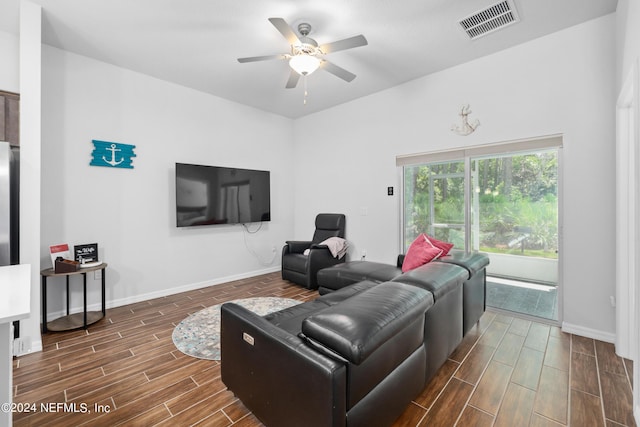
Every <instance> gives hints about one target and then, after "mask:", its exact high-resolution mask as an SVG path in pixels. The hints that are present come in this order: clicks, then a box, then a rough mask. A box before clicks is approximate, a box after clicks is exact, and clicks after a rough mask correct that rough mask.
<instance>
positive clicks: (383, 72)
mask: <svg viewBox="0 0 640 427" xmlns="http://www.w3.org/2000/svg"><path fill="white" fill-rule="evenodd" d="M31 1H33V2H34V3H37V4H40V5H42V7H43V41H44V43H46V44H48V45H51V46H55V47H59V48H61V49H65V50H67V51H70V52H75V53H78V54H81V55H84V56H88V57H91V58H95V59H98V60H101V61H104V62H107V63H111V64H115V65H117V66H120V67H124V68H128V69H131V70H134V71H138V72H141V73H144V74H148V75H151V76H155V77H157V78H160V79H163V80H167V81H171V82H175V83H178V84H180V85H184V86H187V87H190V88H193V89H197V90H200V91H203V92H208V93H211V94H214V95H216V96H219V97H222V98H226V99H229V100H232V101H236V102H239V103H242V104H246V105H250V106H253V107H256V108H259V109H262V110H265V111H270V112H273V113H275V114H279V115H283V116H286V117H291V118H297V117H301V116H304V115H307V114H310V113H314V112H317V111H320V110H323V109H326V108H329V107H332V106H335V105H338V104H341V103H344V102H347V101H350V100H353V99H356V98H360V97H363V96H366V95H369V94H371V93H375V92H378V91H381V90H384V89H387V88H389V87H392V86H395V85H398V84H400V83H403V82H406V81H409V80H412V79H415V78H418V77H421V76H425V75H427V74H430V73H433V72H436V71H439V70H443V69H446V68H448V67H451V66H454V65H457V64H461V63H464V62H467V61H470V60H472V59H474V58H478V57H481V56H485V55H488V54H491V53H493V52H497V51H499V50H502V49H505V48H508V47H511V46H514V45H517V44H520V43H523V42H526V41H528V40H531V39H534V38H537V37H541V36H543V35H545V34H549V33H552V32H555V31H558V30H561V29H563V28H567V27H570V26H573V25H576V24H579V23H582V22H585V21H588V20H591V19H594V18H597V17H599V16H602V15H606V14H609V13H612V12H615V9H616V5H617V0H514V4H515V8H516V10H517V12H518V15H519V17H520V22H519V23H517V24H515V25H512V26H510V27H507V28H504V29H502V30H499V31H497V32H494V33H492V34H489V35H487V36H484V37H482V38H480V39H477V40H473V41H472V40H469V39H468V37H467V36H466V34H465V33H464V32H463V31H462V29H461V27H460V26H459V24H458V21H459V20H460V19H462V18H465V17H467V16H468V15H470V14H472V13H474V12H477V11H479V10H481V9H484V8H486V7H487V6H491V5H493V4H495V3H497V2H498V0H401V1H391V0H350V1H344V0H324V1H322V2H320V1H310V0H253V1H251V0H227V1H214V0H31ZM19 4H20V0H2V4H0V30H2V31H7V32H11V33H15V34H18V28H19ZM270 17H281V18H284V19H285V20H286V21H287V22H288V23H289V24H290V25H291V26H292V27H294V28H296V27H297V24H298V23H300V22H308V23H310V24H311V25H312V27H313V29H312V33H311V34H310V37H313V38H314V39H315V40H316V41H317V42H318V43H319V44H324V43H328V42H332V41H336V40H340V39H344V38H347V37H351V36H354V35H358V34H363V35H364V36H365V37H366V38H367V40H368V42H369V44H368V45H367V46H363V47H358V48H354V49H350V50H345V51H340V52H335V53H332V54H329V55H327V59H328V60H330V61H331V62H333V63H334V64H336V65H339V66H340V67H343V68H345V69H347V70H349V71H351V72H352V73H354V74H356V75H357V77H356V79H355V80H353V81H352V82H351V83H347V82H345V81H343V80H340V79H339V78H337V77H335V76H333V75H331V74H329V73H327V72H325V71H323V70H318V71H316V72H315V73H313V74H312V75H310V76H309V77H308V79H307V88H308V92H309V94H308V101H307V105H303V84H302V80H301V81H300V83H299V84H298V87H297V88H295V89H285V87H284V86H285V84H286V82H287V78H288V76H289V68H288V64H287V63H286V61H279V60H273V61H264V62H252V63H245V64H240V63H238V62H237V60H236V59H237V58H238V57H249V56H261V55H271V54H278V53H286V52H288V51H289V45H288V43H287V41H286V40H285V39H284V37H283V36H282V35H281V34H280V33H279V32H278V31H277V30H276V29H275V28H274V27H273V26H272V25H271V24H270V23H269V21H268V20H267V19H268V18H270Z"/></svg>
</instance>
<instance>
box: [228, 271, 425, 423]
mask: <svg viewBox="0 0 640 427" xmlns="http://www.w3.org/2000/svg"><path fill="white" fill-rule="evenodd" d="M432 305H433V295H432V293H431V292H429V291H427V290H425V289H422V288H419V287H416V286H412V285H407V284H403V283H393V282H388V283H383V284H377V283H375V282H366V283H364V284H359V285H355V287H354V289H344V290H343V291H339V292H335V293H333V294H331V295H327V296H326V297H320V298H318V299H316V300H314V301H311V302H308V303H304V304H301V305H298V306H294V307H291V308H289V309H285V310H282V311H280V312H278V313H274V314H272V315H269V316H265V317H261V316H258V315H256V314H254V313H251V312H250V311H248V310H246V309H244V308H243V307H241V306H239V305H236V304H233V303H227V304H224V305H223V306H222V309H221V315H222V322H221V323H222V326H221V349H222V365H221V372H222V381H223V382H224V384H225V385H227V387H228V388H229V390H231V391H232V392H233V393H234V394H235V395H236V396H238V397H239V398H240V400H242V402H243V403H244V404H245V406H247V408H248V409H249V410H251V411H252V412H253V413H254V415H256V417H258V419H260V420H261V421H262V422H263V423H264V424H266V425H268V426H301V425H304V426H323V427H325V426H346V425H349V426H385V425H390V424H391V423H393V421H394V420H395V419H396V418H397V417H398V416H399V415H400V414H401V413H402V412H403V411H404V410H405V408H406V406H407V405H408V404H409V403H410V402H411V400H412V399H414V398H415V397H416V396H417V395H418V394H419V393H420V392H421V391H422V389H423V387H424V384H425V376H426V373H425V369H426V360H427V355H426V347H425V340H424V324H425V313H428V312H429V310H431V308H432Z"/></svg>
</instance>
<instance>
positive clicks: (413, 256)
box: [402, 233, 442, 273]
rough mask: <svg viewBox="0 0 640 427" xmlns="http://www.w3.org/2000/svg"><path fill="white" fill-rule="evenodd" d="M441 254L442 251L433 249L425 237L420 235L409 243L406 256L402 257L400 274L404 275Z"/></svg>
mask: <svg viewBox="0 0 640 427" xmlns="http://www.w3.org/2000/svg"><path fill="white" fill-rule="evenodd" d="M440 254H442V249H439V248H437V247H435V246H434V245H433V244H432V243H431V242H430V241H429V239H427V236H426V235H425V234H424V233H422V234H421V235H419V236H418V237H416V240H414V241H413V243H411V246H409V249H408V250H407V254H406V255H405V256H404V261H403V262H402V272H403V273H406V272H407V271H409V270H413V269H414V268H417V267H420V266H421V265H424V264H426V263H428V262H431V261H433V260H434V259H436V258H438V257H439V256H440Z"/></svg>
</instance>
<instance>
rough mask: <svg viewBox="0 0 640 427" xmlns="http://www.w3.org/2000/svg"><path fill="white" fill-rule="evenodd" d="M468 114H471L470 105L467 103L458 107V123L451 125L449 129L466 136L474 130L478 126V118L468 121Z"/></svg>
mask: <svg viewBox="0 0 640 427" xmlns="http://www.w3.org/2000/svg"><path fill="white" fill-rule="evenodd" d="M469 114H471V107H469V104H467V105H463V106H462V108H461V109H460V112H459V113H458V115H459V116H460V124H459V125H455V124H454V125H453V126H451V130H452V131H453V132H455V133H457V134H458V135H462V136H467V135H469V134H471V133H473V131H475V130H476V128H477V127H478V126H480V121H479V120H474V121H473V122H471V123H470V122H469Z"/></svg>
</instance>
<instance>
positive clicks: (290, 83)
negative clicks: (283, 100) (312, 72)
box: [285, 70, 300, 89]
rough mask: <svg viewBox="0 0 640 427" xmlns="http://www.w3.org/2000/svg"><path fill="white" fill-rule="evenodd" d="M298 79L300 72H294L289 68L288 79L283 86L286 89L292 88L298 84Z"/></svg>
mask: <svg viewBox="0 0 640 427" xmlns="http://www.w3.org/2000/svg"><path fill="white" fill-rule="evenodd" d="M298 80H300V74H298V73H296V72H295V71H294V70H291V73H290V74H289V80H287V85H286V86H285V87H286V88H287V89H293V88H294V87H296V86H297V85H298Z"/></svg>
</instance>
